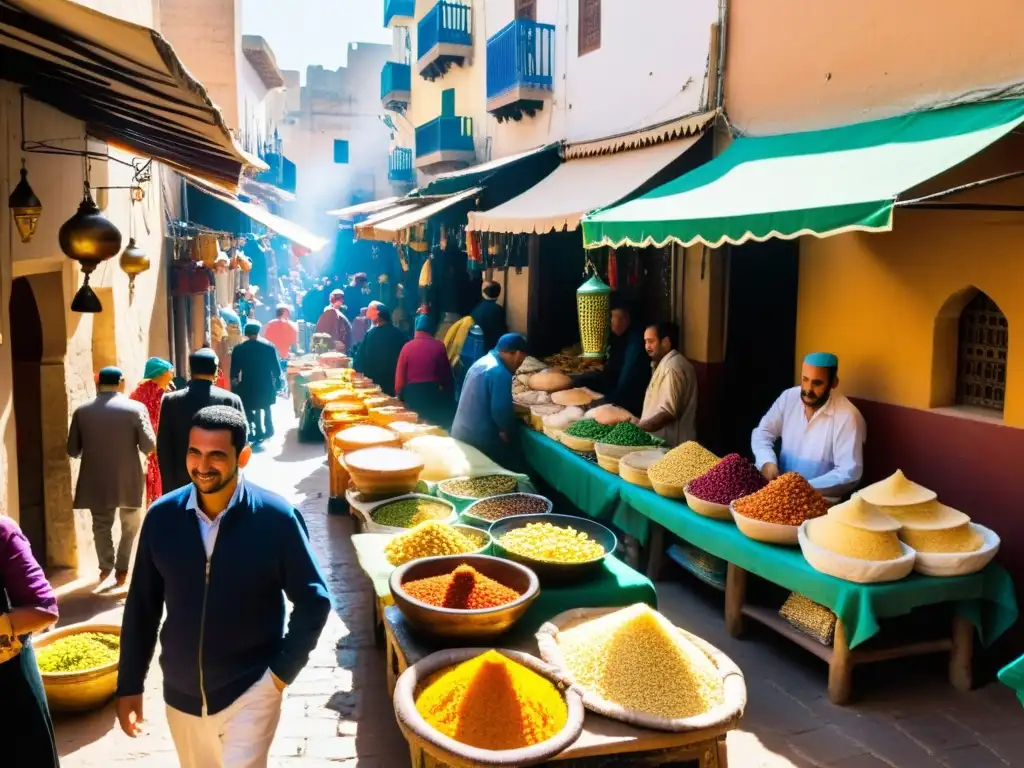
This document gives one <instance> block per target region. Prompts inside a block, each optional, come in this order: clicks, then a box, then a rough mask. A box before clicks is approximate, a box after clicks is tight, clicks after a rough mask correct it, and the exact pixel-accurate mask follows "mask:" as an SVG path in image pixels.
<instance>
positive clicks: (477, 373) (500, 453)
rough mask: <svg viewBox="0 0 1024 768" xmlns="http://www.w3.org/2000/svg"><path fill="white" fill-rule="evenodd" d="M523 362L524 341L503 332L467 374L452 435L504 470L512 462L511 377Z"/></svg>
mask: <svg viewBox="0 0 1024 768" xmlns="http://www.w3.org/2000/svg"><path fill="white" fill-rule="evenodd" d="M525 359H526V339H524V338H523V337H522V336H520V335H519V334H517V333H506V334H505V335H504V336H502V337H501V338H500V339H498V344H497V346H495V348H494V349H492V350H491V351H490V352H489V353H488V354H486V355H484V356H483V357H481V358H480V359H479V360H477V361H476V362H475V363H473V365H472V366H470V369H469V371H467V372H466V380H465V381H464V382H463V384H462V394H461V396H460V397H459V405H458V409H457V410H456V411H455V421H454V422H453V423H452V432H451V435H452V437H454V438H455V439H456V440H461V441H462V442H464V443H469V444H470V445H472V446H473V447H475V448H478V449H479V450H481V451H483V452H484V453H485V454H487V455H488V456H489V457H490V458H491V460H492V461H495V462H497V463H498V464H501V465H502V466H504V467H510V464H512V463H513V462H514V458H513V455H512V451H511V450H510V448H509V446H510V444H511V442H512V438H513V434H514V432H513V429H514V427H515V424H516V411H515V406H514V405H513V404H512V377H513V375H514V374H515V372H516V371H517V370H519V366H521V365H522V364H523V360H525Z"/></svg>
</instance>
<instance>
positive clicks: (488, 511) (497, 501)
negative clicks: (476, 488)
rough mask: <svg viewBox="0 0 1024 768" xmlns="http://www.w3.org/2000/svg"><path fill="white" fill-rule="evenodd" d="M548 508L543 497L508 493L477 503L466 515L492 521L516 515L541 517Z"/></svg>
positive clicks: (549, 504) (549, 506)
mask: <svg viewBox="0 0 1024 768" xmlns="http://www.w3.org/2000/svg"><path fill="white" fill-rule="evenodd" d="M550 508H551V503H550V502H549V501H548V500H547V499H545V498H544V497H543V496H534V495H533V494H530V493H509V494H505V495H502V496H495V497H492V498H490V499H484V500H483V501H478V502H477V503H476V504H474V505H473V506H472V507H470V508H469V509H467V510H466V514H470V515H474V516H476V517H479V518H481V519H483V520H491V521H494V520H502V519H504V518H506V517H514V516H516V515H542V514H544V513H545V512H548V511H549V510H550Z"/></svg>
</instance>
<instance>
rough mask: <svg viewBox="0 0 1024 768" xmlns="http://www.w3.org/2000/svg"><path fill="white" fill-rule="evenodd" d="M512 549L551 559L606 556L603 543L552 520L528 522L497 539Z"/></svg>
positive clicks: (583, 559) (579, 560) (566, 560)
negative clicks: (549, 521) (553, 523)
mask: <svg viewBox="0 0 1024 768" xmlns="http://www.w3.org/2000/svg"><path fill="white" fill-rule="evenodd" d="M498 543H499V544H500V545H501V546H503V547H504V548H505V549H507V550H508V551H509V552H515V553H516V554H517V555H522V556H523V557H530V558H533V559H534V560H546V561H548V562H551V563H586V562H589V561H591V560H597V559H598V558H600V557H604V554H605V552H604V547H602V546H601V545H600V544H599V543H598V542H596V541H594V540H593V539H592V538H590V537H589V536H588V535H587V534H586V533H584V532H583V531H577V530H576V529H575V528H571V527H564V528H563V527H562V526H559V525H552V524H551V523H528V524H527V525H524V526H523V527H521V528H513V529H512V530H511V531H509V532H508V533H505V534H503V535H502V537H501V538H500V539H498Z"/></svg>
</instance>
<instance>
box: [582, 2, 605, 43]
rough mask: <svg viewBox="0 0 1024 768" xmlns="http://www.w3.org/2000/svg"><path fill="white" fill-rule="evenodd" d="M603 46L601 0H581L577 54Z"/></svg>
mask: <svg viewBox="0 0 1024 768" xmlns="http://www.w3.org/2000/svg"><path fill="white" fill-rule="evenodd" d="M600 47H601V0H579V45H578V49H577V55H579V56H582V55H583V54H585V53H590V52H591V51H596V50H597V49H598V48H600Z"/></svg>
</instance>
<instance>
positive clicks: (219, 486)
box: [191, 467, 238, 493]
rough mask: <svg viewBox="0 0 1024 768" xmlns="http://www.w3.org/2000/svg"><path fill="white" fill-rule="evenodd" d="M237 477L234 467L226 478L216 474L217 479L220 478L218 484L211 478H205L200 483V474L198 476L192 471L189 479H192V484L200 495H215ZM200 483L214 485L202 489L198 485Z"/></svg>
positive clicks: (236, 470) (236, 468)
mask: <svg viewBox="0 0 1024 768" xmlns="http://www.w3.org/2000/svg"><path fill="white" fill-rule="evenodd" d="M237 475H238V467H235V469H234V471H233V472H232V473H231V474H230V475H228V476H227V477H224V476H222V475H219V474H218V475H217V477H219V478H220V482H219V483H218V482H217V481H216V480H214V478H212V477H211V478H207V480H205V481H201V480H200V479H199V478H200V474H199V472H198V471H193V472H192V474H191V477H192V482H193V483H195V486H196V488H198V489H199V491H200V492H201V493H216V492H217V491H219V490H222V489H223V488H225V487H227V485H228V483H230V482H231V481H232V480H234V479H235V477H236V476H237ZM201 482H212V483H215V485H214V486H213V487H212V488H204V487H203V486H202V485H201V484H200V483H201Z"/></svg>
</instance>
